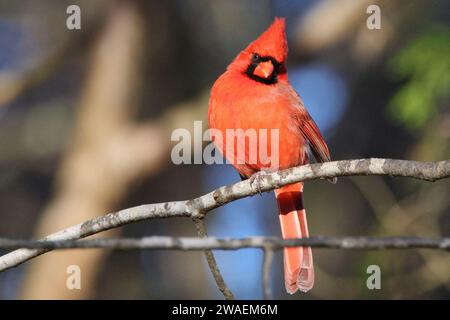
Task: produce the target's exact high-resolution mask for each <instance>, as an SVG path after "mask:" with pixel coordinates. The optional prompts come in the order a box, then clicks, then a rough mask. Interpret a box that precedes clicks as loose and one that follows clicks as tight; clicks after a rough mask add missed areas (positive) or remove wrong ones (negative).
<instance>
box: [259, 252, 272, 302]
mask: <svg viewBox="0 0 450 320" xmlns="http://www.w3.org/2000/svg"><path fill="white" fill-rule="evenodd" d="M273 255H274V252H273V248H272V246H266V247H264V262H263V270H262V284H263V294H264V299H265V300H270V299H272V290H271V289H270V271H271V270H272V263H273Z"/></svg>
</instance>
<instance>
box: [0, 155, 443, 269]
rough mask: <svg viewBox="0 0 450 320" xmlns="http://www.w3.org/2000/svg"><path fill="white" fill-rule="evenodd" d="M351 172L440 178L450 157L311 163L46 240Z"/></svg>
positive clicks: (13, 257)
mask: <svg viewBox="0 0 450 320" xmlns="http://www.w3.org/2000/svg"><path fill="white" fill-rule="evenodd" d="M351 175H355V176H358V175H390V176H398V177H410V178H415V179H420V180H425V181H436V180H439V179H443V178H448V177H450V160H446V161H440V162H417V161H408V160H393V159H377V158H370V159H359V160H342V161H332V162H325V163H318V164H309V165H304V166H299V167H294V168H290V169H286V170H281V171H276V172H273V173H270V174H265V175H263V176H261V178H260V179H258V183H257V185H256V183H252V182H251V181H248V180H245V181H241V182H238V183H236V184H234V185H230V186H224V187H220V188H219V189H216V190H214V191H212V192H210V193H208V194H205V195H203V196H201V197H198V198H196V199H192V200H187V201H175V202H165V203H157V204H148V205H141V206H138V207H134V208H128V209H124V210H121V211H118V212H114V213H110V214H107V215H105V216H101V217H98V218H95V219H92V220H89V221H86V222H83V223H80V224H78V225H75V226H72V227H69V228H67V229H64V230H61V231H59V232H56V233H54V234H52V235H49V236H47V237H46V238H45V239H46V240H70V239H80V238H84V237H87V236H90V235H92V234H96V233H99V232H102V231H106V230H109V229H112V228H117V227H120V226H123V225H126V224H129V223H132V222H136V221H141V220H146V219H151V218H169V217H190V218H199V217H202V216H203V215H205V214H206V213H208V212H209V211H211V210H213V209H215V208H217V207H220V206H223V205H225V204H227V203H229V202H232V201H235V200H237V199H241V198H245V197H248V196H252V195H255V194H257V193H260V192H266V191H270V190H273V189H275V188H279V187H281V186H284V185H288V184H292V183H295V182H298V181H308V180H314V179H325V178H333V177H338V176H351ZM47 251H49V249H19V250H16V251H14V252H11V253H8V254H6V255H4V256H1V257H0V271H3V270H6V269H9V268H12V267H15V266H17V265H19V264H21V263H24V262H25V261H28V260H30V259H32V258H34V257H36V256H39V255H41V254H43V253H45V252H47Z"/></svg>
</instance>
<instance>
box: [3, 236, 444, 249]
mask: <svg viewBox="0 0 450 320" xmlns="http://www.w3.org/2000/svg"><path fill="white" fill-rule="evenodd" d="M285 247H314V248H323V249H364V250H381V249H437V250H446V251H450V237H446V238H422V237H381V238H380V237H325V236H315V237H310V238H301V239H281V238H277V237H250V238H239V239H235V238H216V237H204V238H197V237H164V236H152V237H144V238H137V239H134V238H118V239H115V238H100V239H86V240H58V241H48V240H47V241H43V240H14V239H5V238H0V248H1V249H14V248H38V249H37V250H54V249H59V250H64V249H76V248H84V249H88V248H92V249H93V248H108V249H117V250H144V249H152V250H155V249H170V250H185V251H192V250H239V249H245V248H256V249H267V248H270V249H272V250H279V249H282V248H285Z"/></svg>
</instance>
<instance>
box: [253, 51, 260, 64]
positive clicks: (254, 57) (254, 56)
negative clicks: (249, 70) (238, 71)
mask: <svg viewBox="0 0 450 320" xmlns="http://www.w3.org/2000/svg"><path fill="white" fill-rule="evenodd" d="M260 59H261V57H260V56H259V54H257V53H254V54H253V55H252V61H253V62H255V63H257V62H259V60H260Z"/></svg>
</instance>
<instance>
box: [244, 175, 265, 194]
mask: <svg viewBox="0 0 450 320" xmlns="http://www.w3.org/2000/svg"><path fill="white" fill-rule="evenodd" d="M269 173H270V172H269V171H264V170H261V171H258V172H256V173H254V174H253V175H252V176H250V178H248V180H249V181H250V186H251V187H252V189H254V190H256V192H258V194H259V195H262V194H261V184H262V182H263V181H264V176H265V175H267V174H269Z"/></svg>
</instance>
